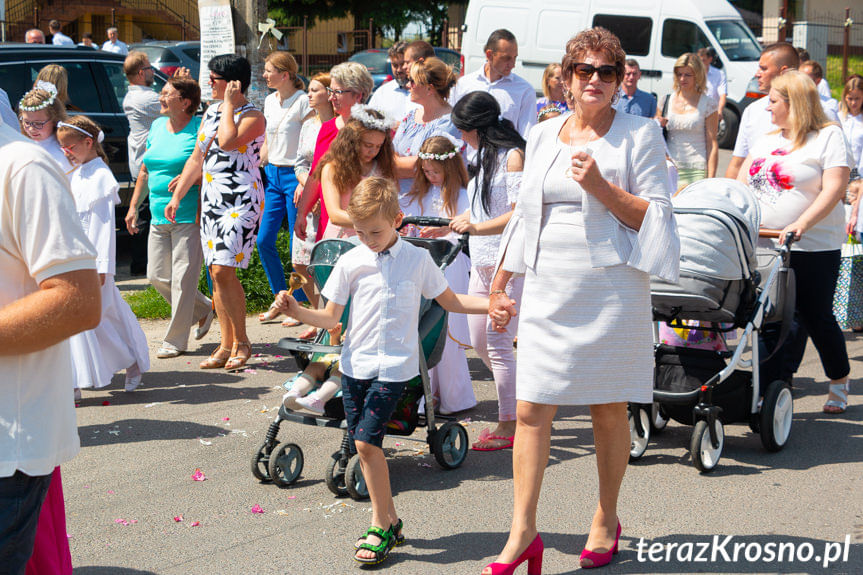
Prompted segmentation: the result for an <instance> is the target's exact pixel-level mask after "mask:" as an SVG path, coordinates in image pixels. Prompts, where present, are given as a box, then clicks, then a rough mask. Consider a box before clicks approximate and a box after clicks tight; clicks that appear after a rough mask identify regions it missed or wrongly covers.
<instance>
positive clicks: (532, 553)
mask: <svg viewBox="0 0 863 575" xmlns="http://www.w3.org/2000/svg"><path fill="white" fill-rule="evenodd" d="M543 551H545V545H543V544H542V537H540V536H539V533H537V534H536V537H534V538H533V541H531V542H530V545H528V546H527V549H525V550H524V552H523V553H522V554H521V555H519V556H518V559H516V560H515V561H513V562H512V563H489V564H488V565H486V566H485V569H488V568H489V567H491V575H512V574H513V573H514V572H515V568H516V567H518V566H519V565H521V564H522V563H524V562H525V561H527V575H541V573H542V553H543ZM485 569H483V571H485Z"/></svg>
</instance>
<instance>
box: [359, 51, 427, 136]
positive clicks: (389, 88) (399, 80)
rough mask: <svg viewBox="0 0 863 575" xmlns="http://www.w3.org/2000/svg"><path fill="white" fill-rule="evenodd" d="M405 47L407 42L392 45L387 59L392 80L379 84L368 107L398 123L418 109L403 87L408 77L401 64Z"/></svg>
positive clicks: (408, 92)
mask: <svg viewBox="0 0 863 575" xmlns="http://www.w3.org/2000/svg"><path fill="white" fill-rule="evenodd" d="M407 47H408V43H407V42H396V43H395V44H393V45H392V47H391V48H390V50H389V59H390V67H391V68H392V72H393V79H392V80H390V81H389V82H384V83H383V84H381V86H380V87H379V88H378V89H377V90H375V92H374V94H372V98H371V100H369V106H371V107H372V108H374V109H376V110H381V111H383V112H386V113H387V114H388V115H389V116H390V117H392V118H395V119H396V120H399V121H401V119H402V118H404V117H405V116H407V115H408V112H410V111H411V110H413V109H415V108H418V107H419V105H418V104H417V103H416V102H411V93H410V91H409V90H408V89H407V88H406V87H405V85H406V84H407V80H408V77H407V73H406V71H405V69H404V67H403V64H404V59H405V49H406V48H407Z"/></svg>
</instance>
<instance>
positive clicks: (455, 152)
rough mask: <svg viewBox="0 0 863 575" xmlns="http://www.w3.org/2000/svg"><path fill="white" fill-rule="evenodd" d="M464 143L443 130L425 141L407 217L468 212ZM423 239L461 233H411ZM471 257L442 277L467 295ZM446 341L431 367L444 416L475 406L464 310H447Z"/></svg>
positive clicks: (427, 230)
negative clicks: (448, 312) (439, 355)
mask: <svg viewBox="0 0 863 575" xmlns="http://www.w3.org/2000/svg"><path fill="white" fill-rule="evenodd" d="M463 147H464V143H463V142H462V141H461V140H457V139H456V138H455V137H453V136H451V135H449V134H445V135H442V136H432V137H431V138H429V139H427V140H426V141H425V142H423V143H422V146H421V147H420V148H419V150H418V153H417V157H418V159H419V163H420V164H419V166H418V168H419V169H418V170H417V175H416V179H415V180H414V183H413V187H411V188H410V190H409V191H408V193H407V194H406V195H405V196H404V198H402V201H401V205H402V212H403V213H404V215H405V216H430V217H441V218H454V217H456V216H457V215H458V214H462V213H464V212H466V211H469V210H470V202H469V201H468V198H467V184H468V175H467V170H466V169H465V167H464V160H463V159H462V156H461V150H462V148H463ZM413 233H414V234H415V235H419V236H420V237H425V238H430V237H443V238H446V239H448V240H450V241H451V242H453V243H455V241H456V239H457V238H458V234H455V233H453V232H452V231H451V230H450V229H449V228H437V227H428V228H420V229H419V230H415V231H414V232H413ZM469 273H470V258H468V257H467V255H465V254H464V253H460V254H459V255H458V257H457V258H456V259H455V261H454V262H453V263H452V264H450V265H449V266H448V267H447V269H446V271H445V272H444V275H445V276H446V279H447V281H448V282H449V285H450V287H452V289H453V290H455V291H456V292H458V293H467V290H468V283H469ZM448 322H449V323H448V324H447V335H448V337H447V340H446V345H445V347H444V350H443V355H442V356H441V360H440V362H439V363H438V364H437V366H435V367H434V368H432V369H430V370H429V378H430V381H431V388H432V395H433V396H434V397H435V399H436V408H437V409H438V410H439V411H440V412H441V413H444V414H447V413H455V412H456V411H462V410H465V409H470V408H471V407H473V406H475V405H476V396H475V395H474V393H473V385H472V384H471V379H470V371H469V370H468V367H467V357H466V356H465V354H464V350H465V349H468V348H469V347H470V332H469V331H468V327H467V317H466V316H465V315H464V314H460V313H459V314H455V313H451V314H449V320H448Z"/></svg>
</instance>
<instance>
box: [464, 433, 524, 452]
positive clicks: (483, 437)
mask: <svg viewBox="0 0 863 575" xmlns="http://www.w3.org/2000/svg"><path fill="white" fill-rule="evenodd" d="M494 440H502V441H506V443H504V444H503V445H496V446H494V447H477V443H482V442H484V441H494ZM514 441H515V436H514V435H513V436H512V437H504V436H502V435H494V434H492V433H490V432H489V430H488V428H487V427H486V428H485V429H483V430H482V431H481V432H480V433H479V437H478V438H477V440H476V441H475V442H474V443H473V445H471V447H470V448H471V449H473V450H474V451H499V450H501V449H509V448H510V447H512V444H513V442H514Z"/></svg>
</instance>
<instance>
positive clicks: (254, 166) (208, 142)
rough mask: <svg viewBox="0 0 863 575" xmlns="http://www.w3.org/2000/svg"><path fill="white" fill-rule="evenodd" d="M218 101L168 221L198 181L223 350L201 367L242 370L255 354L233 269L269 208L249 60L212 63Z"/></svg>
mask: <svg viewBox="0 0 863 575" xmlns="http://www.w3.org/2000/svg"><path fill="white" fill-rule="evenodd" d="M209 69H210V85H211V86H212V89H213V98H214V99H216V100H222V101H221V102H220V103H219V102H216V103H213V105H211V106H210V107H209V109H207V113H206V114H205V115H204V119H203V120H202V122H201V132H200V133H199V134H198V146H197V147H196V149H195V152H194V153H193V154H192V157H191V158H189V160H188V161H187V162H186V166H185V167H184V168H183V174H182V175H181V176H180V180H179V182H178V183H177V187H176V188H175V189H174V193H173V197H172V198H171V202H170V203H169V204H168V205H167V207H166V208H165V217H166V218H168V219H169V220H171V221H174V216H175V214H176V210H177V207H178V206H179V203H180V200H181V199H182V198H183V196H184V195H185V194H186V192H187V191H188V190H189V187H190V186H191V185H192V184H194V183H195V182H196V181H197V180H198V178H201V242H202V244H203V248H204V262H205V263H206V265H207V267H208V268H209V269H210V276H211V277H212V278H213V302H214V303H215V304H216V314H217V315H218V316H219V325H220V326H221V345H220V346H219V348H218V349H217V350H216V351H215V352H213V354H212V355H211V356H210V357H209V358H207V359H206V360H204V361H203V362H201V364H200V367H201V369H214V368H221V367H224V368H225V369H228V370H235V369H239V368H242V367H243V366H244V365H245V364H246V361H248V359H249V357H250V356H251V354H252V345H251V343H250V342H249V341H248V336H247V335H246V294H245V293H244V292H243V286H242V284H240V280H239V279H238V278H237V274H236V271H235V270H236V268H242V269H245V268H247V267H248V265H249V259H250V258H251V255H252V250H254V248H255V237H256V235H257V232H258V223H259V220H260V218H261V210H262V209H263V204H264V188H263V185H262V184H261V174H260V170H259V166H260V162H261V159H260V150H261V146H262V145H263V142H264V130H265V126H266V121H265V119H264V115H263V114H262V113H261V112H260V111H259V110H258V109H257V108H256V107H255V106H254V105H253V104H251V103H250V102H249V101H248V100H247V99H246V97H245V95H244V94H245V91H246V89H247V88H248V87H249V83H250V82H251V77H252V69H251V66H250V65H249V62H248V60H246V59H245V58H242V57H240V56H235V55H233V54H223V55H221V56H216V57H215V58H213V59H212V60H210V64H209Z"/></svg>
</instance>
